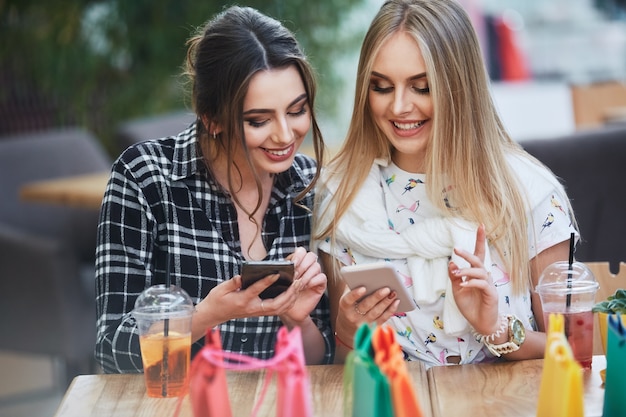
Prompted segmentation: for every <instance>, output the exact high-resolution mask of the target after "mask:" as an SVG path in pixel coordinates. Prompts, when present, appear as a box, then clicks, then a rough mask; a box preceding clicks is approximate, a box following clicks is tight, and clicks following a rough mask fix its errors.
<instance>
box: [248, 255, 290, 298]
mask: <svg viewBox="0 0 626 417" xmlns="http://www.w3.org/2000/svg"><path fill="white" fill-rule="evenodd" d="M273 274H279V275H280V277H279V278H278V280H276V281H275V282H274V283H273V284H272V285H270V286H269V287H267V288H266V289H265V290H263V292H261V294H259V297H261V298H274V297H277V296H278V295H279V294H281V293H282V292H284V291H285V290H287V288H289V286H290V285H291V283H292V282H293V276H294V265H293V262H291V261H245V262H244V263H243V264H242V266H241V289H246V288H248V287H249V286H250V285H252V284H254V283H255V282H257V281H258V280H260V279H263V278H265V277H266V276H268V275H273Z"/></svg>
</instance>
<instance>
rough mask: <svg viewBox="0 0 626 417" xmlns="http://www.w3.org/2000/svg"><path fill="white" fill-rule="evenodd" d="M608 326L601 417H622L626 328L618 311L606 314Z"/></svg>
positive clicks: (625, 368) (625, 363)
mask: <svg viewBox="0 0 626 417" xmlns="http://www.w3.org/2000/svg"><path fill="white" fill-rule="evenodd" d="M608 328H609V329H608V330H609V331H608V337H607V347H606V379H605V382H604V388H605V389H604V407H603V410H602V417H620V416H622V417H623V416H624V410H625V409H626V407H625V406H624V393H626V377H624V375H626V328H625V327H624V326H623V325H622V320H621V318H620V314H619V313H617V314H610V315H609V316H608Z"/></svg>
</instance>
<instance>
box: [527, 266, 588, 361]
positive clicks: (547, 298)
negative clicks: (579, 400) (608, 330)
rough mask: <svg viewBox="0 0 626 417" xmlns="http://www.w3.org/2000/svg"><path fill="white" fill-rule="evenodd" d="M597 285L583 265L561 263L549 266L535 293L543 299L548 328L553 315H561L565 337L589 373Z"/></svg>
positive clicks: (576, 357)
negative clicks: (550, 316) (549, 317)
mask: <svg viewBox="0 0 626 417" xmlns="http://www.w3.org/2000/svg"><path fill="white" fill-rule="evenodd" d="M598 287H599V285H598V283H597V282H596V278H595V276H594V275H593V273H592V272H591V271H590V270H589V268H587V266H586V265H585V264H584V263H582V262H573V263H572V265H571V266H570V264H569V262H566V261H560V262H555V263H553V264H551V265H549V266H548V267H547V268H546V269H545V270H544V271H543V273H542V274H541V276H540V277H539V283H538V284H537V288H536V291H537V292H538V293H539V296H540V298H541V305H542V307H543V317H544V323H545V325H546V328H547V326H548V316H549V315H550V313H558V314H562V315H563V318H564V322H565V335H566V337H567V341H568V343H569V345H570V347H571V348H572V353H573V354H574V358H575V359H576V360H577V361H578V363H580V365H581V366H582V367H583V368H586V369H590V368H591V361H592V358H593V312H592V311H591V309H592V308H593V306H594V305H595V296H596V291H597V290H598Z"/></svg>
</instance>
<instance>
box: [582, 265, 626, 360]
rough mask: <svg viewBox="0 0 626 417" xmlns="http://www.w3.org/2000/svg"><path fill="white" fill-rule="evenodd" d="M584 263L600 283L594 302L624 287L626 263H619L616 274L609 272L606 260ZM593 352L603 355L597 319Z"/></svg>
mask: <svg viewBox="0 0 626 417" xmlns="http://www.w3.org/2000/svg"><path fill="white" fill-rule="evenodd" d="M585 265H587V266H588V267H589V269H590V270H591V272H593V275H594V276H595V277H596V281H598V283H599V284H600V288H598V292H597V293H596V302H600V301H602V300H606V298H607V297H608V296H609V295H613V294H615V291H617V290H618V289H620V288H626V263H624V262H620V263H619V265H618V267H619V269H618V272H617V273H616V274H613V273H612V272H611V270H610V269H609V263H608V262H585ZM593 354H594V355H604V350H603V349H602V342H601V341H600V330H599V325H598V322H597V319H596V321H595V322H594V323H593Z"/></svg>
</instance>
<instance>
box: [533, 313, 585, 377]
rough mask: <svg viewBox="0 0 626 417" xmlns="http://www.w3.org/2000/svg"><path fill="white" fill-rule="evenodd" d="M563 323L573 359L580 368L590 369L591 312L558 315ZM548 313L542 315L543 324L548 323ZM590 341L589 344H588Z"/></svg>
mask: <svg viewBox="0 0 626 417" xmlns="http://www.w3.org/2000/svg"><path fill="white" fill-rule="evenodd" d="M560 314H562V315H563V321H564V323H565V326H564V327H565V336H566V337H567V342H568V343H569V345H570V347H571V348H572V353H573V354H574V358H575V359H576V360H577V361H578V363H579V364H580V366H582V367H583V368H585V369H591V362H592V359H593V313H592V312H591V311H579V312H569V313H560ZM549 315H550V313H547V312H544V313H543V320H544V323H546V324H547V323H548V316H549ZM590 341H591V342H590Z"/></svg>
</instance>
